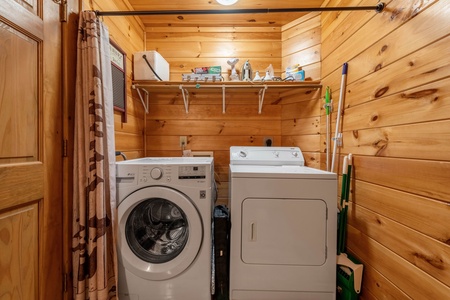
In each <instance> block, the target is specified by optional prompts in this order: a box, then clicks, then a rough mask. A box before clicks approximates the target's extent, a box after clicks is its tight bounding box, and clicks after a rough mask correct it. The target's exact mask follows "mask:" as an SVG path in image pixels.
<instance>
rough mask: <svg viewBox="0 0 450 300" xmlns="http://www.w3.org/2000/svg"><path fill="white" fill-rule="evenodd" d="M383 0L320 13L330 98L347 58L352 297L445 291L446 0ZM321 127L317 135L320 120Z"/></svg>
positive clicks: (448, 161) (449, 132) (431, 295)
mask: <svg viewBox="0 0 450 300" xmlns="http://www.w3.org/2000/svg"><path fill="white" fill-rule="evenodd" d="M326 2H328V3H327V5H328V6H339V5H340V4H343V3H344V2H345V3H346V4H348V5H361V6H362V5H374V4H375V2H376V1H369V0H362V1H361V0H352V1H339V0H330V1H326ZM385 2H386V3H388V5H387V8H386V10H385V11H384V12H383V13H381V14H376V13H373V12H333V13H323V14H322V52H321V53H322V84H323V86H324V87H325V86H327V85H328V86H330V87H331V88H332V91H333V99H334V101H336V102H337V101H338V95H339V86H340V79H341V67H342V64H343V63H344V62H348V64H349V67H348V79H347V87H346V93H345V95H346V96H345V104H344V107H345V110H344V113H343V147H342V148H341V149H340V154H341V159H342V156H343V155H346V154H347V153H353V155H354V171H355V178H354V179H353V180H352V184H351V185H352V188H351V196H350V199H351V201H352V202H351V205H350V212H349V226H348V242H347V245H348V251H349V253H351V254H353V255H354V256H355V257H357V258H358V259H359V260H361V261H362V262H363V263H364V268H365V269H364V279H363V289H362V294H361V299H365V300H368V299H448V298H449V295H450V230H449V225H448V224H450V189H449V186H448V183H449V182H450V110H449V108H450V94H449V92H450V90H449V86H450V79H449V74H450V65H449V63H448V62H449V60H448V57H449V54H450V51H449V47H448V45H449V43H450V40H449V33H450V21H449V18H448V15H449V14H450V6H449V5H448V1H446V0H441V1H437V0H434V1H432V0H429V1H410V0H392V1H385ZM335 107H336V106H335ZM334 115H335V114H334ZM322 116H323V112H322ZM323 119H324V118H322V120H323ZM321 133H322V134H321V139H322V141H324V140H325V125H324V122H321ZM321 145H323V143H321ZM321 153H322V158H324V156H325V154H324V149H323V148H322V149H321ZM324 161H325V160H324V159H322V160H321V165H322V168H324ZM338 169H340V167H339V168H338Z"/></svg>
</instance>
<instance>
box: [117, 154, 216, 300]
mask: <svg viewBox="0 0 450 300" xmlns="http://www.w3.org/2000/svg"><path fill="white" fill-rule="evenodd" d="M116 166H117V175H116V176H117V196H118V197H117V199H118V234H117V237H118V249H117V252H118V262H119V274H118V276H119V286H118V294H119V298H120V299H121V300H163V299H164V300H169V299H176V300H179V299H196V300H210V299H211V253H212V251H211V247H212V243H211V223H212V218H213V206H214V199H215V189H214V164H213V159H212V158H209V157H208V158H207V157H202V158H193V157H186V158H143V159H135V160H127V161H122V162H117V164H116Z"/></svg>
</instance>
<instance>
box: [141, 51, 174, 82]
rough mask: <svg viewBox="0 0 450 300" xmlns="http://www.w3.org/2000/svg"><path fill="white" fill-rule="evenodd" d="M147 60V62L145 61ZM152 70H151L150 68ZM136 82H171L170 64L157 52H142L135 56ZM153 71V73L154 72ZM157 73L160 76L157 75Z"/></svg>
mask: <svg viewBox="0 0 450 300" xmlns="http://www.w3.org/2000/svg"><path fill="white" fill-rule="evenodd" d="M145 59H147V61H148V63H147V61H146V60H145ZM149 64H150V66H151V68H150V66H149ZM133 66H134V80H163V81H169V76H170V72H169V63H168V62H167V61H166V60H165V59H164V57H162V56H161V54H159V53H158V52H157V51H155V50H152V51H141V52H136V53H134V55H133ZM152 69H153V71H152ZM155 73H156V74H157V75H158V76H159V78H161V79H159V78H158V76H156V75H155Z"/></svg>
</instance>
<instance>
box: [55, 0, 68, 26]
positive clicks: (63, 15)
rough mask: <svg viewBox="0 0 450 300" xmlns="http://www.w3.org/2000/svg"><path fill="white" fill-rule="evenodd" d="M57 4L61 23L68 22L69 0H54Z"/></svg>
mask: <svg viewBox="0 0 450 300" xmlns="http://www.w3.org/2000/svg"><path fill="white" fill-rule="evenodd" d="M53 2H55V3H56V4H59V21H60V22H67V0H53Z"/></svg>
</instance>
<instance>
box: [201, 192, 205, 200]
mask: <svg viewBox="0 0 450 300" xmlns="http://www.w3.org/2000/svg"><path fill="white" fill-rule="evenodd" d="M200 199H206V191H200Z"/></svg>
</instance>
